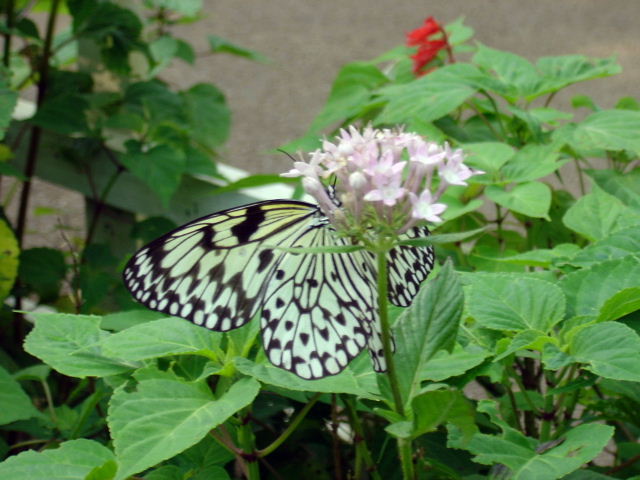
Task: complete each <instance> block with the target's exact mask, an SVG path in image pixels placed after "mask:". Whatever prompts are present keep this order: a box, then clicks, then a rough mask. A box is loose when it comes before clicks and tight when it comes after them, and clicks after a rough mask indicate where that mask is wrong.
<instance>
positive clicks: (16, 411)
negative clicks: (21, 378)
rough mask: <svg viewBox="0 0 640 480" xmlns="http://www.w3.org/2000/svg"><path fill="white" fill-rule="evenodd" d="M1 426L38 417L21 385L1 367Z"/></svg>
mask: <svg viewBox="0 0 640 480" xmlns="http://www.w3.org/2000/svg"><path fill="white" fill-rule="evenodd" d="M0 407H1V408H0V425H6V424H7V423H11V422H15V421H16V420H24V419H26V418H31V417H34V416H36V415H38V413H39V412H38V410H36V408H35V407H34V406H33V404H32V403H31V399H30V398H29V396H28V395H27V394H26V393H24V390H22V387H21V386H20V384H19V383H18V382H17V381H15V380H14V379H13V377H12V376H11V375H10V374H9V372H7V371H6V370H5V369H4V368H2V367H1V366H0Z"/></svg>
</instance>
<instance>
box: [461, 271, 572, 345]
mask: <svg viewBox="0 0 640 480" xmlns="http://www.w3.org/2000/svg"><path fill="white" fill-rule="evenodd" d="M565 304H566V300H565V297H564V294H563V293H562V290H561V289H560V288H559V287H558V286H557V285H555V284H553V283H551V282H547V281H545V280H541V279H538V278H533V277H530V276H527V275H526V274H522V275H517V274H479V275H478V274H476V275H474V276H473V282H472V284H471V286H470V288H469V300H468V309H469V313H470V314H471V316H473V317H474V318H475V320H476V321H477V322H478V324H480V325H482V326H483V327H486V328H491V329H496V330H507V331H514V332H519V331H523V330H537V331H539V332H549V331H550V330H551V329H552V328H553V326H554V325H556V324H557V323H558V322H560V321H561V320H562V319H563V318H564V313H565Z"/></svg>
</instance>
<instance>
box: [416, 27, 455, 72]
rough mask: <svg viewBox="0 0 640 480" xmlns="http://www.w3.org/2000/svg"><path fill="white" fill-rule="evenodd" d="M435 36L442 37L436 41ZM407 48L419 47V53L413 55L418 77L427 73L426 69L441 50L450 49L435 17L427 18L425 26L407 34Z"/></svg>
mask: <svg viewBox="0 0 640 480" xmlns="http://www.w3.org/2000/svg"><path fill="white" fill-rule="evenodd" d="M435 35H440V38H435V39H434V38H433V37H434V36H435ZM407 46H410V47H415V46H417V47H418V51H417V52H416V53H415V54H413V55H411V58H412V59H413V73H414V74H416V75H424V74H425V73H427V70H424V67H425V66H426V65H427V64H428V63H430V62H431V61H432V60H433V59H435V58H436V56H437V55H438V52H439V51H440V50H442V49H443V48H447V49H448V48H449V44H448V42H447V37H446V35H445V33H444V30H443V29H442V27H441V26H440V24H439V23H438V22H437V21H436V20H435V19H434V18H433V17H429V18H427V19H426V20H425V21H424V25H422V26H421V27H418V28H416V29H415V30H412V31H411V32H409V33H407Z"/></svg>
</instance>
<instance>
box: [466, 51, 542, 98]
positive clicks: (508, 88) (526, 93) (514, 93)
mask: <svg viewBox="0 0 640 480" xmlns="http://www.w3.org/2000/svg"><path fill="white" fill-rule="evenodd" d="M472 61H473V63H475V64H477V65H478V66H480V67H482V68H483V69H484V70H485V71H487V72H491V73H493V75H494V76H495V78H496V79H497V80H498V85H499V86H500V88H497V89H495V90H494V91H496V93H499V94H500V95H503V96H505V97H507V98H510V99H514V100H515V99H517V98H530V97H535V95H536V94H537V93H538V87H539V83H540V76H539V75H538V72H537V71H536V69H535V67H534V66H533V65H532V64H531V63H530V62H529V61H528V60H527V59H525V58H524V57H521V56H519V55H516V54H515V53H511V52H504V51H500V50H495V49H493V48H489V47H487V46H485V45H482V44H480V45H478V50H477V52H476V54H475V55H474V56H473V59H472Z"/></svg>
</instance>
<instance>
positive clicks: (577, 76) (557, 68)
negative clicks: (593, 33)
mask: <svg viewBox="0 0 640 480" xmlns="http://www.w3.org/2000/svg"><path fill="white" fill-rule="evenodd" d="M536 66H537V67H538V70H539V71H540V73H541V75H542V77H543V79H542V85H543V86H542V88H544V89H545V90H548V91H555V90H559V89H561V88H563V87H566V86H568V85H571V84H572V83H577V82H583V81H585V80H592V79H594V78H600V77H605V76H609V75H615V74H617V73H620V71H621V70H622V68H621V67H620V65H619V64H618V62H617V61H616V59H615V58H614V57H611V58H588V57H585V56H583V55H561V56H555V57H541V58H539V59H538V61H537V63H536Z"/></svg>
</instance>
